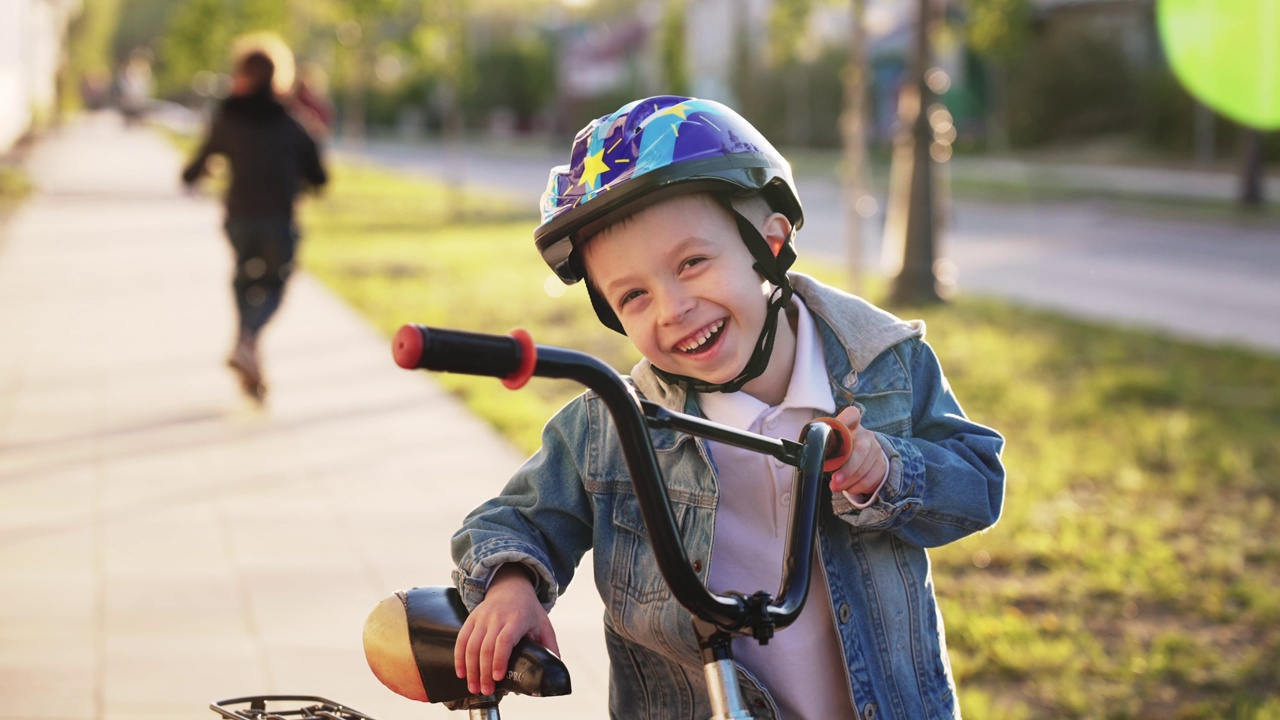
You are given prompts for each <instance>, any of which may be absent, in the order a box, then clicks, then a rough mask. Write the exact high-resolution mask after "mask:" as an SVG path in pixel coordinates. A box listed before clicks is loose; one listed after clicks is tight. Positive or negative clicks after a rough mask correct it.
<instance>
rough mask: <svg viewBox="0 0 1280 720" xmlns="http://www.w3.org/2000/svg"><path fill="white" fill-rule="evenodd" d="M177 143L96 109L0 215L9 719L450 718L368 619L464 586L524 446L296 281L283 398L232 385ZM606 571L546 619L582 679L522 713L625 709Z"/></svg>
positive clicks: (217, 259) (593, 713) (217, 270)
mask: <svg viewBox="0 0 1280 720" xmlns="http://www.w3.org/2000/svg"><path fill="white" fill-rule="evenodd" d="M181 160H182V158H180V157H178V156H177V153H176V152H175V151H174V150H173V148H172V147H171V146H169V145H168V144H167V143H166V142H165V141H164V139H163V138H162V137H160V136H159V135H157V134H155V133H153V132H151V131H148V130H145V129H138V128H124V127H123V126H122V125H121V124H120V123H119V122H118V120H117V119H116V118H115V117H114V116H109V115H107V116H90V117H88V118H86V119H84V120H83V121H81V122H78V123H75V124H72V125H69V126H67V127H65V128H64V129H62V130H61V131H59V132H58V133H56V134H54V135H51V136H49V137H47V138H45V139H44V140H43V141H42V142H41V143H40V144H39V146H38V147H37V148H36V149H35V151H34V152H33V154H32V156H31V157H30V170H31V173H32V176H33V180H34V182H35V184H36V185H37V187H38V188H39V189H38V191H37V193H36V194H35V195H34V196H33V197H32V198H31V199H30V200H29V201H28V202H26V203H25V204H24V205H23V206H22V207H21V208H20V209H19V210H18V211H17V212H16V213H15V214H14V215H12V216H11V217H10V218H9V219H8V220H7V222H6V223H5V224H4V225H3V226H0V720H7V719H10V718H13V719H16V718H57V719H58V720H89V719H92V720H102V719H109V720H115V719H117V718H120V719H124V718H140V719H142V718H151V717H157V718H158V717H165V718H212V717H214V714H213V713H212V712H211V711H209V710H208V709H207V706H208V703H209V702H210V701H212V700H214V699H218V698H227V697H237V696H244V695H252V694H259V693H288V694H308V695H311V694H314V695H326V696H331V697H332V698H333V699H335V700H338V701H340V702H343V703H346V704H348V705H350V706H352V707H356V708H359V709H361V710H363V711H364V712H367V713H370V714H372V715H375V716H377V717H379V718H383V720H389V719H394V718H426V717H440V718H444V717H456V716H458V714H455V713H449V712H448V711H446V710H444V709H443V708H439V707H436V706H425V705H422V704H419V703H414V702H411V701H408V700H403V699H401V698H399V697H397V696H395V695H393V694H392V693H390V692H389V691H387V690H386V689H384V688H383V687H382V686H381V685H380V684H379V683H378V682H377V680H376V679H375V678H374V677H373V676H372V674H371V673H370V672H369V671H368V668H367V666H366V664H365V661H364V656H363V649H362V647H361V643H360V633H361V628H362V626H363V623H364V618H365V616H366V615H367V614H368V612H369V610H371V609H372V608H373V607H374V605H375V604H376V603H377V602H378V601H379V600H380V599H382V598H383V597H385V596H386V595H387V594H389V593H391V592H393V591H394V590H396V589H399V588H406V587H413V586H416V585H437V584H447V583H448V578H449V571H450V569H451V567H452V563H451V561H450V558H449V553H448V540H449V536H450V535H451V534H452V531H453V530H454V529H455V528H456V527H457V525H458V524H459V522H460V521H461V519H462V516H463V515H464V514H465V513H466V512H467V511H468V510H469V509H471V508H472V507H474V506H475V505H476V504H478V503H479V502H481V501H482V500H483V499H484V498H485V497H487V496H488V495H491V494H492V493H494V492H496V491H497V490H498V488H500V487H501V485H502V483H503V482H504V481H505V479H506V478H507V477H508V476H509V475H510V473H511V472H512V470H514V469H515V468H516V467H517V466H518V464H519V463H520V462H521V461H522V460H523V458H522V457H521V456H520V454H519V453H517V452H516V451H515V450H514V449H513V448H512V447H511V446H510V445H509V444H507V443H506V442H505V441H504V440H503V439H502V438H501V437H500V436H498V435H497V434H496V433H495V432H494V431H493V430H492V429H491V428H490V427H488V426H487V425H485V424H484V423H482V422H481V421H479V420H478V419H476V418H475V417H474V416H472V415H471V414H470V413H469V412H467V411H466V409H465V408H464V407H463V406H462V405H461V404H460V403H459V402H458V401H457V400H456V399H455V398H453V397H452V396H450V395H448V394H447V393H446V392H444V391H443V390H442V389H441V388H440V387H439V385H438V384H436V383H435V382H433V381H432V379H431V378H430V377H428V376H426V375H424V374H421V373H407V372H405V371H403V370H400V369H399V368H397V367H396V366H395V365H394V363H393V362H392V360H391V357H390V351H389V342H388V340H387V339H386V338H384V337H382V336H380V335H379V334H378V333H377V332H375V331H374V330H373V329H371V327H370V326H369V325H368V324H367V323H366V322H365V321H364V320H363V319H362V318H360V317H359V316H358V315H357V314H355V313H354V312H352V311H351V310H350V309H349V308H348V307H347V306H345V305H344V304H343V303H342V302H341V301H340V300H338V299H337V298H336V297H335V296H333V295H332V294H331V293H329V292H328V291H327V290H326V289H325V288H324V287H322V286H321V285H320V284H319V283H317V282H316V281H315V280H313V279H312V278H311V277H309V276H308V275H307V274H306V273H305V272H303V273H301V274H300V275H299V276H297V278H296V281H295V282H293V283H292V284H291V286H290V288H289V291H288V295H287V297H286V299H285V304H284V306H283V308H282V310H281V312H280V314H279V316H278V317H277V318H276V319H275V321H273V324H272V325H271V326H270V327H269V328H268V329H267V331H266V333H265V335H264V340H263V355H264V358H265V360H266V364H267V373H268V380H269V382H270V385H271V396H270V398H269V402H268V404H267V405H266V406H265V407H262V408H259V407H257V406H255V405H254V404H253V403H251V402H249V401H247V400H245V399H244V398H242V397H241V396H240V394H239V392H238V390H237V388H236V385H235V383H234V380H233V378H232V376H231V374H230V372H229V371H228V370H227V369H226V368H225V367H224V366H223V361H224V358H225V354H226V352H227V351H228V350H229V346H230V342H231V339H232V335H233V328H234V307H233V304H232V299H231V293H230V275H231V257H230V252H229V250H228V248H227V245H226V242H225V240H224V239H223V237H222V234H221V231H220V215H221V211H220V208H219V206H218V204H217V203H216V202H215V201H214V200H213V199H211V198H208V197H204V196H188V195H185V194H183V193H182V192H180V189H179V187H178V185H177V175H178V170H179V167H180V164H181ZM590 568H591V565H590V561H589V559H588V561H587V562H585V563H584V565H583V572H584V574H583V575H581V576H580V577H579V578H578V580H577V581H576V582H575V586H574V587H573V588H570V591H569V592H568V593H567V594H566V596H565V598H564V600H563V601H562V604H561V605H560V606H559V607H558V608H557V609H556V611H555V612H553V613H552V620H553V622H555V623H556V627H557V631H558V634H559V638H560V645H561V648H562V649H563V650H564V655H565V660H566V662H567V663H568V664H569V666H570V669H571V671H572V673H573V676H574V688H575V689H574V693H573V695H571V696H569V697H567V698H549V699H523V698H510V699H508V700H507V701H504V703H503V711H504V715H506V716H507V717H510V718H513V719H517V720H518V719H522V718H524V719H533V718H551V717H557V718H563V717H577V718H598V717H604V716H606V715H607V712H606V710H605V708H606V689H605V684H604V683H605V678H606V668H607V659H606V657H605V655H604V649H603V637H602V631H601V628H600V622H601V616H602V612H603V609H602V607H601V605H600V601H599V599H598V598H597V597H596V595H595V592H594V587H593V581H592V580H591V577H590Z"/></svg>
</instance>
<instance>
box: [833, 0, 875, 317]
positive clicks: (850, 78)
mask: <svg viewBox="0 0 1280 720" xmlns="http://www.w3.org/2000/svg"><path fill="white" fill-rule="evenodd" d="M865 11H866V0H853V5H852V7H851V8H850V15H851V16H852V17H851V21H852V24H851V27H850V36H849V55H848V59H847V60H846V63H845V70H844V114H843V116H842V117H841V118H840V121H841V122H840V128H841V131H842V132H841V134H842V135H843V140H844V167H843V178H844V217H845V244H846V246H847V248H848V253H849V258H848V260H849V283H850V287H849V290H850V291H851V292H853V293H858V292H860V291H861V290H862V284H863V275H864V272H863V267H862V247H863V233H862V229H863V222H864V220H865V218H864V217H863V210H862V206H863V204H864V201H863V198H864V197H868V196H869V195H870V193H869V188H868V185H870V183H869V182H868V172H867V77H868V75H869V73H868V72H867V35H866V31H865V29H864V27H863V22H862V20H863V16H864V15H865Z"/></svg>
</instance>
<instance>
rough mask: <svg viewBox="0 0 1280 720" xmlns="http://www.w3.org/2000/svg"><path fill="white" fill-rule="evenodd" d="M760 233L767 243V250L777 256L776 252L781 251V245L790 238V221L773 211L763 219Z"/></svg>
mask: <svg viewBox="0 0 1280 720" xmlns="http://www.w3.org/2000/svg"><path fill="white" fill-rule="evenodd" d="M760 234H761V235H763V236H764V241H765V242H766V243H768V244H769V250H770V251H771V252H773V256H774V257H777V256H778V253H779V252H782V248H783V246H784V245H786V244H787V240H789V239H790V238H791V221H790V220H788V219H787V216H786V215H783V214H782V213H773V214H772V215H770V216H769V217H767V218H765V219H764V225H763V226H762V227H761V228H760Z"/></svg>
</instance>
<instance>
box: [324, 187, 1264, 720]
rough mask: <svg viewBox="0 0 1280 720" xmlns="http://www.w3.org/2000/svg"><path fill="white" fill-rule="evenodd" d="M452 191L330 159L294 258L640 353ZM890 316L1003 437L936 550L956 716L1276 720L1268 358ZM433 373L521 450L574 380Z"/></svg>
mask: <svg viewBox="0 0 1280 720" xmlns="http://www.w3.org/2000/svg"><path fill="white" fill-rule="evenodd" d="M447 197H451V196H450V195H449V194H448V193H447V192H446V190H445V188H444V187H443V186H441V185H437V184H433V183H428V182H424V181H418V180H412V181H411V180H407V179H403V178H398V177H395V176H391V175H387V174H384V173H377V172H373V171H370V170H363V169H358V168H353V167H351V166H348V165H342V164H339V165H338V166H337V167H335V169H334V183H333V189H332V193H331V194H330V195H329V196H328V197H327V198H325V199H324V200H322V201H321V202H319V203H315V204H311V205H308V206H307V207H306V208H305V214H304V218H303V223H304V226H305V227H306V229H307V231H308V233H307V238H308V239H307V241H306V243H305V244H304V246H303V263H304V265H305V266H306V267H307V268H308V269H309V270H310V271H311V272H313V273H315V274H316V275H318V276H319V277H320V278H321V279H322V280H323V281H324V282H325V283H327V284H328V285H329V286H330V287H332V288H334V289H335V290H337V291H338V292H339V293H340V294H341V295H342V296H343V297H344V298H346V299H347V300H348V301H349V302H351V303H352V304H353V305H354V306H355V307H357V308H358V309H359V310H360V311H361V312H363V313H364V314H365V315H366V317H368V318H369V319H370V320H371V321H372V322H374V323H375V324H376V325H377V326H378V327H379V328H381V329H382V330H383V332H385V333H386V334H387V335H388V336H390V334H391V333H392V332H394V331H395V329H396V328H397V327H399V325H400V324H402V323H405V322H425V323H428V324H439V325H446V326H451V327H458V328H464V329H472V330H480V331H485V332H496V333H501V332H506V331H508V330H509V329H511V328H512V327H516V326H521V327H526V328H528V329H530V331H531V332H532V333H533V335H534V337H535V338H537V339H538V341H539V342H544V343H547V344H554V345H565V346H569V347H573V348H577V349H581V350H585V351H587V352H590V353H593V354H597V355H599V356H601V357H603V358H605V359H606V361H607V362H609V363H610V364H612V365H613V366H614V367H616V368H619V369H621V370H626V369H627V368H629V367H630V366H631V364H632V362H633V361H634V360H635V359H636V355H635V351H634V350H633V349H631V347H630V346H629V344H628V343H627V341H626V340H625V338H622V337H621V336H618V335H615V334H614V333H611V332H608V331H606V330H604V329H603V328H601V327H600V326H599V324H598V322H597V321H596V319H595V317H594V315H593V314H592V312H591V310H590V308H589V304H588V302H587V301H586V298H585V294H584V293H583V291H582V289H581V287H580V286H575V287H573V288H569V289H568V293H567V294H566V295H565V296H564V297H560V298H555V297H551V296H549V295H548V294H547V292H546V291H545V290H544V287H545V286H544V281H545V280H546V279H547V277H548V275H549V272H548V270H547V269H546V267H545V266H544V265H543V264H542V263H541V261H540V260H539V259H538V257H537V255H536V253H535V252H534V251H533V248H532V240H531V231H532V229H533V227H534V225H535V224H536V222H537V221H536V219H535V218H534V216H533V214H532V211H531V210H530V211H528V212H526V209H525V208H527V207H528V205H529V203H528V201H523V202H516V201H514V200H511V201H509V200H508V199H506V198H503V197H495V196H492V195H488V194H486V195H474V196H468V197H467V200H466V202H465V203H464V207H463V210H464V214H463V217H464V218H465V219H466V222H465V224H463V223H450V222H447V221H446V220H445V218H447V217H449V215H448V212H447V210H448V208H446V207H445V202H446V200H445V199H446V198H447ZM453 197H456V196H453ZM495 258H501V259H502V260H501V262H496V261H495ZM800 269H801V270H803V271H806V272H810V273H814V274H817V275H819V277H821V278H822V279H824V280H826V281H828V282H832V283H834V284H837V285H840V284H843V277H842V276H840V275H839V274H835V273H833V272H831V271H829V269H827V268H822V267H818V266H817V264H816V263H813V262H808V263H806V262H805V261H804V259H803V258H802V261H801V265H800ZM552 287H553V288H558V286H556V285H555V284H552ZM882 296H883V289H882V288H874V289H873V291H872V292H871V293H869V297H870V299H872V300H873V301H879V300H880V298H881V297H882ZM889 309H891V310H893V311H894V312H896V313H897V314H899V315H900V316H903V317H922V318H923V319H925V320H926V321H927V323H928V338H929V341H930V343H931V344H932V345H933V346H934V347H935V348H936V349H937V351H938V354H939V356H940V357H941V358H942V361H943V365H944V367H945V368H946V370H947V375H948V379H949V381H950V383H951V385H952V386H953V387H954V388H955V390H956V392H957V394H958V396H959V397H960V399H961V400H962V401H963V402H964V407H965V410H966V412H967V413H968V414H969V415H970V416H972V417H973V418H975V419H976V420H978V421H979V422H982V423H985V424H989V425H991V426H993V427H995V428H997V429H999V430H1001V431H1003V432H1004V433H1005V434H1006V437H1007V439H1008V445H1007V448H1006V451H1005V455H1004V461H1005V464H1006V467H1007V469H1008V477H1009V484H1008V489H1007V498H1006V503H1005V511H1004V516H1003V518H1002V519H1001V521H1000V523H999V524H998V525H997V526H996V527H995V528H994V529H992V530H990V531H989V532H987V533H984V534H981V535H976V536H973V537H970V538H967V539H965V540H962V541H960V542H957V543H954V544H952V545H949V546H946V547H943V548H939V549H937V550H935V551H932V558H933V577H934V581H935V583H936V585H937V589H938V595H939V598H940V603H941V605H942V608H943V614H944V617H945V619H946V623H947V630H948V644H949V648H950V654H951V660H952V665H953V668H954V671H955V673H956V677H957V681H958V685H959V692H960V698H961V703H962V705H963V708H964V711H965V714H966V715H967V716H974V717H991V718H1015V719H1020V720H1021V719H1032V718H1034V719H1037V720H1038V719H1045V720H1048V719H1050V718H1053V719H1057V718H1102V717H1105V718H1134V719H1138V718H1170V717H1173V718H1206V719H1208V718H1246V719H1255V720H1263V719H1272V718H1277V717H1278V715H1280V689H1277V687H1276V684H1275V678H1276V677H1278V676H1280V595H1278V594H1277V593H1276V588H1277V587H1280V550H1278V549H1277V546H1276V543H1275V542H1274V538H1275V537H1276V536H1277V533H1280V449H1277V447H1276V444H1275V429H1276V428H1277V427H1280V360H1277V359H1275V358H1271V357H1264V356H1262V355H1259V354H1257V353H1253V352H1248V351H1245V350H1242V349H1238V348H1232V347H1205V346H1201V345H1196V344H1191V343H1186V342H1179V341H1176V340H1172V339H1170V338H1168V337H1164V336H1161V335H1159V334H1155V333H1150V332H1143V331H1137V330H1128V329H1124V330H1122V329H1116V328H1110V327H1107V326H1103V325H1097V324H1093V323H1085V322H1079V321H1074V320H1069V319H1066V318H1063V317H1060V316H1057V315H1054V314H1052V313H1047V312H1041V311H1035V310H1030V309H1024V308H1019V307H1015V306H1012V305H1009V304H1007V303H1004V302H999V301H995V300H986V299H981V298H972V297H961V298H959V299H957V300H955V301H954V302H952V303H950V304H948V305H946V306H931V307H927V308H911V307H896V308H889ZM438 377H439V378H440V379H441V380H442V381H444V382H446V383H447V384H448V386H449V387H451V388H453V389H454V391H455V392H457V393H459V394H460V395H461V396H463V397H464V398H465V399H466V401H467V403H468V404H469V405H470V407H472V408H473V409H475V410H476V411H477V412H479V413H481V414H482V415H483V416H484V417H486V418H488V419H489V420H490V421H491V422H492V423H494V424H495V426H497V427H499V428H500V429H501V430H502V431H503V432H504V433H505V434H506V435H507V436H508V437H510V438H511V439H512V440H513V441H514V442H516V443H517V444H518V445H519V446H520V447H522V448H524V449H525V450H532V449H533V448H535V447H536V445H537V443H538V434H539V429H540V428H541V426H542V424H543V423H544V422H545V420H546V419H547V418H548V417H549V416H550V415H551V413H552V412H553V411H554V410H555V409H556V408H557V407H559V405H560V404H562V403H563V402H564V401H565V400H566V399H568V398H569V397H571V396H572V395H573V394H575V393H576V392H578V388H576V387H574V386H572V385H567V384H560V383H555V382H550V381H542V380H537V381H534V382H532V383H530V384H529V386H528V387H527V389H525V390H523V391H521V392H519V393H511V392H509V391H507V390H506V389H504V388H503V387H501V385H500V384H499V383H496V382H493V381H492V380H489V379H483V378H466V377H456V376H451V375H442V376H438Z"/></svg>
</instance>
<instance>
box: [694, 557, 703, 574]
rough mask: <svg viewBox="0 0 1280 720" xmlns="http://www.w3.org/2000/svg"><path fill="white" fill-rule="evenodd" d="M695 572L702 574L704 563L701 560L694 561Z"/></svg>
mask: <svg viewBox="0 0 1280 720" xmlns="http://www.w3.org/2000/svg"><path fill="white" fill-rule="evenodd" d="M693 571H694V572H696V573H699V572H702V561H701V560H694V561H693Z"/></svg>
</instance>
